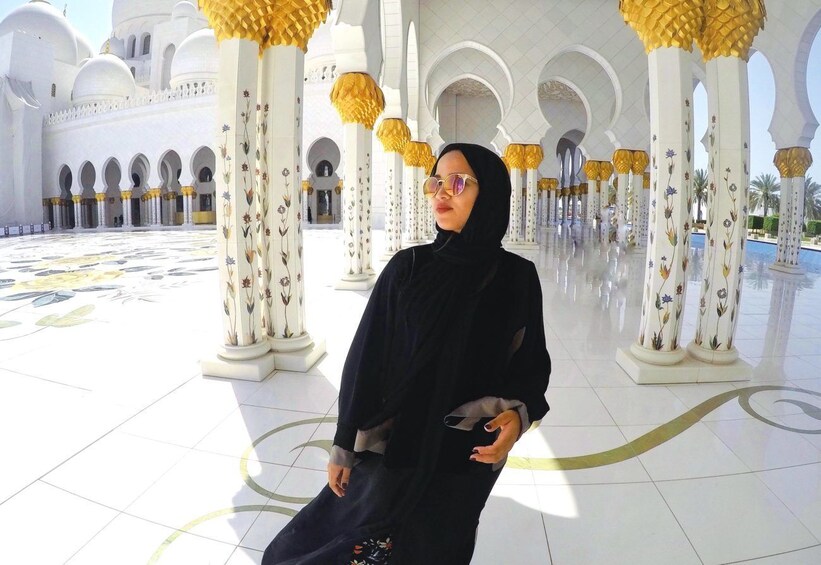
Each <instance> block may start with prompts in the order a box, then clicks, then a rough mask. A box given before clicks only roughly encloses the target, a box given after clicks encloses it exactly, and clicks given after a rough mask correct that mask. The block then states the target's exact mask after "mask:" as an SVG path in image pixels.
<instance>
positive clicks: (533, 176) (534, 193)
mask: <svg viewBox="0 0 821 565" xmlns="http://www.w3.org/2000/svg"><path fill="white" fill-rule="evenodd" d="M542 159H544V151H543V150H542V146H541V145H537V144H529V145H526V146H525V169H526V171H527V172H526V175H527V178H526V181H525V182H526V184H525V186H526V187H527V209H526V210H525V244H526V245H533V246H535V245H536V224H537V223H538V218H537V215H536V204H537V202H538V194H539V191H538V174H539V171H538V169H539V165H540V164H541V163H542Z"/></svg>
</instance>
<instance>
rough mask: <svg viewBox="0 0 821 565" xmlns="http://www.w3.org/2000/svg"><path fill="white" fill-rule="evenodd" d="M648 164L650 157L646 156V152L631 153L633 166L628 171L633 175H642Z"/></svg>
mask: <svg viewBox="0 0 821 565" xmlns="http://www.w3.org/2000/svg"><path fill="white" fill-rule="evenodd" d="M649 164H650V157H649V156H648V155H647V152H646V151H633V164H632V166H631V168H630V170H631V171H632V172H633V174H634V175H640V174H643V173H644V170H645V169H646V168H647V165H649Z"/></svg>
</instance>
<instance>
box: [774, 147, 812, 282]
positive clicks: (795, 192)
mask: <svg viewBox="0 0 821 565" xmlns="http://www.w3.org/2000/svg"><path fill="white" fill-rule="evenodd" d="M776 160H777V161H778V160H783V161H784V162H782V163H780V164H779V163H776V165H778V166H779V169H780V170H783V171H785V173H783V174H782V179H781V210H780V212H781V213H780V215H779V223H778V252H777V254H776V261H775V263H773V264H772V265H771V266H770V268H772V269H775V270H777V271H782V272H785V273H791V274H801V273H803V272H804V269H803V268H802V267H801V266H800V264H799V253H800V251H801V237H802V235H803V232H804V200H805V194H804V190H805V187H804V185H805V183H806V174H807V169H808V168H809V167H810V165H811V164H812V154H811V153H810V151H809V149H807V148H806V147H791V148H789V149H785V150H780V151H778V152H777V153H776ZM784 174H787V175H789V177H787V178H783V176H784ZM785 200H786V201H787V205H786V206H785ZM782 222H783V223H784V226H783V229H782Z"/></svg>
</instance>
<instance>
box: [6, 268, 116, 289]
mask: <svg viewBox="0 0 821 565" xmlns="http://www.w3.org/2000/svg"><path fill="white" fill-rule="evenodd" d="M121 276H123V272H122V271H93V270H89V271H73V272H67V273H57V274H54V275H46V276H44V277H35V278H33V279H31V280H27V281H20V282H18V283H17V284H15V285H14V290H35V291H54V290H72V289H75V288H82V287H86V286H94V285H98V284H102V283H106V282H109V281H112V280H114V279H118V278H120V277H121Z"/></svg>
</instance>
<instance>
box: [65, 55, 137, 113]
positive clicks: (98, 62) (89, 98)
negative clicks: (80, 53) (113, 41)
mask: <svg viewBox="0 0 821 565" xmlns="http://www.w3.org/2000/svg"><path fill="white" fill-rule="evenodd" d="M136 88H137V87H136V85H135V83H134V77H133V76H132V75H131V71H130V70H129V69H128V67H127V66H126V64H125V63H123V62H122V61H121V60H120V59H118V58H117V57H116V56H114V55H109V54H106V55H98V56H96V57H94V58H93V59H90V60H89V61H88V62H87V63H86V64H85V65H83V67H82V68H81V69H80V72H79V73H78V74H77V78H76V79H74V97H73V101H74V105H75V106H80V105H82V104H94V103H96V102H111V101H117V100H124V99H125V98H127V97H130V96H134V93H135V92H136Z"/></svg>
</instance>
